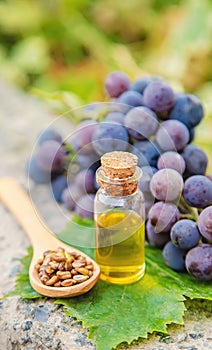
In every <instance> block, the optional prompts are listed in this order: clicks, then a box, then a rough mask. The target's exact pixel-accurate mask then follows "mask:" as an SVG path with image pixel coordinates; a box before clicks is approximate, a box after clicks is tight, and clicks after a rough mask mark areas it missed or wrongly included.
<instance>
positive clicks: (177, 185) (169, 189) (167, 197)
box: [150, 168, 183, 202]
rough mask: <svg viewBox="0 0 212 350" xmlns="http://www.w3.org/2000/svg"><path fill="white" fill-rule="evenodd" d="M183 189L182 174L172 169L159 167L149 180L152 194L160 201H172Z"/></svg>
mask: <svg viewBox="0 0 212 350" xmlns="http://www.w3.org/2000/svg"><path fill="white" fill-rule="evenodd" d="M182 189H183V179H182V176H181V175H180V174H179V173H178V172H177V171H176V170H174V169H169V168H167V169H161V170H158V171H157V173H155V174H154V175H153V177H152V179H151V181H150V190H151V193H152V195H153V196H154V197H155V198H157V199H159V200H162V201H168V202H170V201H173V200H176V199H177V198H179V197H180V195H181V192H182Z"/></svg>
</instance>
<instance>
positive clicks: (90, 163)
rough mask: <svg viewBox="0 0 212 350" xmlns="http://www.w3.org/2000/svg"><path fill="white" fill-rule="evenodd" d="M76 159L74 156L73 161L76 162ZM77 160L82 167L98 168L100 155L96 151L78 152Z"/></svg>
mask: <svg viewBox="0 0 212 350" xmlns="http://www.w3.org/2000/svg"><path fill="white" fill-rule="evenodd" d="M74 161H75V158H73V160H72V162H73V163H75V162H74ZM76 162H77V165H78V166H79V168H80V169H88V168H92V169H95V170H96V169H97V167H98V164H99V156H98V154H96V152H92V153H90V154H88V155H85V154H77V157H76ZM95 170H94V171H95Z"/></svg>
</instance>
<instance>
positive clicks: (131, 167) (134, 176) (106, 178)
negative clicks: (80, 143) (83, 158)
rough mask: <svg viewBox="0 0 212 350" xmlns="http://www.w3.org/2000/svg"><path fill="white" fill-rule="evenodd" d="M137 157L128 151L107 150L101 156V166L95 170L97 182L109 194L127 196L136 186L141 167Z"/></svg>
mask: <svg viewBox="0 0 212 350" xmlns="http://www.w3.org/2000/svg"><path fill="white" fill-rule="evenodd" d="M137 162H138V158H137V157H136V156H135V155H133V154H131V153H128V152H118V151H115V152H109V153H105V154H104V155H103V156H102V157H101V163H102V166H101V167H100V168H99V169H98V170H97V172H96V179H97V182H98V184H99V185H100V186H101V188H103V189H104V190H105V191H106V192H107V194H108V195H110V196H128V195H131V194H133V193H134V192H135V191H136V190H137V187H138V181H139V179H140V177H141V173H142V172H141V169H140V168H139V167H137Z"/></svg>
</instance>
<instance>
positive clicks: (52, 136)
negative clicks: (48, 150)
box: [38, 129, 62, 145]
mask: <svg viewBox="0 0 212 350" xmlns="http://www.w3.org/2000/svg"><path fill="white" fill-rule="evenodd" d="M50 140H53V141H57V142H59V143H62V136H61V135H60V134H59V132H57V131H56V130H54V129H46V130H44V131H43V132H41V133H40V135H39V136H38V144H39V145H42V143H44V142H45V141H50Z"/></svg>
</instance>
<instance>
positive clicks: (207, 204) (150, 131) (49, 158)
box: [28, 72, 212, 281]
mask: <svg viewBox="0 0 212 350" xmlns="http://www.w3.org/2000/svg"><path fill="white" fill-rule="evenodd" d="M105 91H106V93H107V95H108V96H109V102H108V103H103V104H102V105H101V104H91V105H89V106H86V107H85V108H83V118H84V119H85V120H83V121H81V122H80V123H79V124H78V126H77V128H76V130H75V131H74V132H73V134H72V136H71V138H70V139H66V141H65V142H62V138H61V136H60V135H59V134H58V133H57V132H56V131H54V130H52V129H48V130H46V131H44V132H43V133H42V134H41V135H40V137H39V140H38V143H39V147H38V149H37V151H36V153H35V154H34V155H33V156H32V158H31V161H30V162H28V173H29V176H30V177H31V178H32V179H33V180H34V181H35V182H37V183H48V182H50V183H51V189H52V192H53V195H54V197H55V199H56V200H57V201H59V202H62V203H63V204H64V205H65V207H66V208H68V209H69V210H71V211H75V212H76V213H77V214H78V215H80V216H81V217H83V218H85V217H93V201H94V195H95V192H96V190H97V189H98V185H97V183H96V181H95V171H96V169H97V168H98V167H99V165H100V161H99V158H100V157H101V156H102V155H103V154H104V153H106V152H111V151H128V152H132V153H133V154H135V155H137V157H138V165H139V166H140V167H141V168H142V172H143V176H142V179H141V182H140V189H141V191H142V192H143V194H144V198H145V209H146V239H147V241H148V242H149V244H150V245H152V246H156V247H159V248H161V249H163V257H164V261H165V263H166V264H167V265H168V266H169V267H171V268H172V269H174V270H176V271H186V270H187V271H188V272H189V273H190V274H192V275H193V276H194V277H196V278H198V279H200V280H204V281H210V280H212V244H211V243H212V181H211V178H210V176H206V175H205V174H206V169H207V163H208V158H207V155H206V154H205V152H204V151H203V150H202V149H201V148H200V147H198V146H195V145H193V144H192V143H191V142H192V141H193V139H194V136H195V128H196V126H197V125H198V124H199V123H200V122H201V120H202V118H203V116H204V111H203V107H202V104H201V101H200V100H199V99H198V98H197V97H196V96H194V95H192V94H186V93H181V92H180V93H179V92H175V91H173V89H172V87H171V86H170V85H169V84H168V83H167V82H166V81H164V80H163V79H162V78H160V77H147V78H139V79H137V80H136V81H134V82H133V83H131V82H130V80H129V78H128V76H127V75H126V74H124V73H122V72H113V73H110V74H109V75H108V76H107V77H106V79H105ZM98 113H99V114H98ZM96 114H98V115H99V120H98V119H97V120H93V119H92V116H93V115H96Z"/></svg>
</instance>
